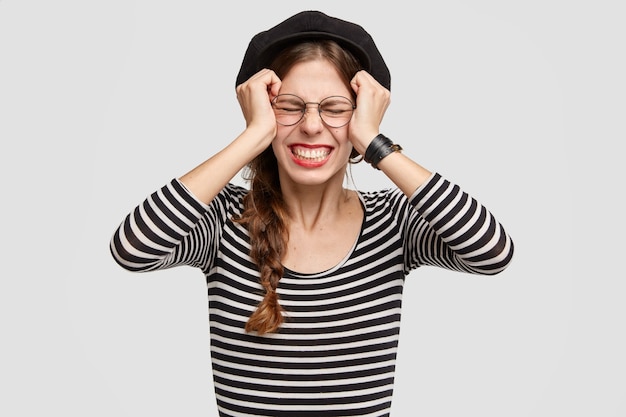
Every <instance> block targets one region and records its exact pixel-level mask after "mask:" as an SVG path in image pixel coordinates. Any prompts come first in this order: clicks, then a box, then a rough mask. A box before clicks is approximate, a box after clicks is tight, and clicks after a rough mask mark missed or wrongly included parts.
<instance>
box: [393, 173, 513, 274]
mask: <svg viewBox="0 0 626 417" xmlns="http://www.w3.org/2000/svg"><path fill="white" fill-rule="evenodd" d="M409 201H410V204H411V206H413V207H414V208H415V210H412V211H413V215H412V216H409V217H410V220H409V221H407V223H406V235H405V247H406V248H407V252H406V256H405V265H406V267H407V270H410V269H413V268H415V267H417V266H421V265H432V266H439V267H443V268H447V269H452V270H457V271H464V272H468V273H472V274H481V275H495V274H497V273H499V272H501V271H503V270H504V269H505V268H506V267H507V266H508V265H509V264H510V263H511V260H512V258H513V252H514V245H513V241H512V239H511V237H510V236H509V235H508V234H507V232H506V231H505V229H504V227H503V226H502V225H501V224H500V223H499V222H498V221H497V220H496V218H495V217H494V215H493V214H492V213H491V212H490V211H489V210H487V208H485V207H484V206H483V205H482V204H481V203H479V202H478V201H476V200H475V199H474V198H472V197H471V196H470V195H468V194H467V193H466V192H464V191H463V190H462V189H461V188H460V187H459V186H458V185H455V184H452V183H451V182H450V181H448V180H446V179H445V178H443V177H442V176H441V175H440V174H438V173H435V174H433V175H432V176H431V178H430V179H429V180H428V181H427V182H426V183H425V184H424V185H423V186H422V187H420V188H419V189H418V190H417V191H416V192H415V193H414V195H413V196H412V197H411V198H410V199H409ZM415 211H417V213H418V214H419V218H417V217H415Z"/></svg>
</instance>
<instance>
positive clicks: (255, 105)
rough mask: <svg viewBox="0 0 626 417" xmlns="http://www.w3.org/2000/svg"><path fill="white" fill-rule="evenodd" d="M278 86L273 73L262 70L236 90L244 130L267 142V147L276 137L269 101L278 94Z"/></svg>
mask: <svg viewBox="0 0 626 417" xmlns="http://www.w3.org/2000/svg"><path fill="white" fill-rule="evenodd" d="M280 84H281V81H280V79H279V78H278V76H277V75H276V73H275V72H274V71H272V70H269V69H262V70H260V71H259V72H257V73H256V74H254V75H253V76H252V77H250V78H249V79H248V80H247V81H246V82H244V83H242V84H239V85H238V86H237V88H236V92H237V101H238V102H239V106H240V107H241V111H242V113H243V117H244V118H245V120H246V130H248V131H252V132H255V134H256V135H259V137H262V138H264V139H265V140H269V141H268V143H267V144H268V145H269V142H271V140H272V139H273V138H274V136H276V117H275V115H274V111H273V110H272V105H271V101H272V99H273V98H274V97H275V96H276V95H277V94H278V91H279V89H280Z"/></svg>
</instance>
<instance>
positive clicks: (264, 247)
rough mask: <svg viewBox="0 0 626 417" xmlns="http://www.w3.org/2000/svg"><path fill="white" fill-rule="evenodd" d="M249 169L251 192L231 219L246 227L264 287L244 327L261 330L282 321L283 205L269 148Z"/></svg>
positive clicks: (270, 328)
mask: <svg viewBox="0 0 626 417" xmlns="http://www.w3.org/2000/svg"><path fill="white" fill-rule="evenodd" d="M248 169H249V171H250V177H251V178H252V182H251V188H250V192H249V193H248V194H247V195H246V196H245V198H244V211H243V213H242V214H241V216H240V217H238V218H236V219H234V221H236V222H238V223H240V224H243V225H245V226H246V227H247V229H248V233H249V234H250V244H251V247H250V257H251V258H252V260H253V261H254V262H255V264H256V265H257V267H258V268H259V272H260V283H261V285H262V286H263V289H264V290H265V296H264V297H263V300H262V301H261V302H260V303H259V305H258V306H257V309H256V310H255V311H254V313H252V315H251V316H250V318H249V319H248V322H247V323H246V331H248V332H251V331H256V332H257V333H259V334H263V333H271V332H275V331H276V330H278V328H279V327H280V325H281V324H282V323H283V321H284V318H283V314H282V313H283V308H282V307H281V306H280V304H279V300H278V294H277V292H276V288H277V287H278V281H279V280H280V278H281V277H282V276H283V273H284V268H283V265H282V263H281V258H282V255H283V253H284V250H285V245H286V242H287V227H286V223H287V222H286V207H285V204H284V202H283V198H282V194H281V192H280V181H279V179H278V170H277V165H276V158H275V156H274V153H273V152H272V149H271V148H268V149H267V150H265V151H264V152H263V153H262V154H261V155H259V156H258V157H257V158H255V159H254V160H253V161H252V162H251V163H250V165H249V167H248Z"/></svg>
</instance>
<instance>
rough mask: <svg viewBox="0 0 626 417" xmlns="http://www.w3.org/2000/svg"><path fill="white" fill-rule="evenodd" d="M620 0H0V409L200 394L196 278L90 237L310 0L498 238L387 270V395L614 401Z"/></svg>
mask: <svg viewBox="0 0 626 417" xmlns="http://www.w3.org/2000/svg"><path fill="white" fill-rule="evenodd" d="M619 3H620V2H619V1H614V2H610V1H602V0H600V1H596V2H593V3H592V2H583V1H565V0H561V1H559V0H544V1H539V0H530V1H509V2H501V1H488V0H478V1H472V2H465V1H460V0H456V1H455V0H445V1H438V2H427V1H417V2H397V3H395V2H384V3H380V2H378V3H374V2H372V3H371V5H368V3H367V2H361V1H344V2H337V1H323V0H318V1H315V2H295V1H289V2H286V1H272V2H249V4H246V3H244V2H227V3H225V4H219V5H217V4H216V3H215V2H209V1H198V0H179V1H169V2H168V1H163V0H156V1H155V0H152V1H148V0H134V1H132V0H107V1H103V0H91V1H81V0H73V1H72V0H57V1H43V0H31V1H29V0H23V1H17V0H4V1H0V140H1V143H2V148H1V149H2V150H1V152H0V170H1V172H0V173H1V174H2V175H1V177H0V178H1V181H2V196H3V197H2V205H1V210H2V216H0V218H1V220H0V222H1V224H0V230H1V236H2V248H1V252H0V253H1V254H2V261H3V264H4V270H3V272H1V273H0V274H1V275H0V276H1V281H0V285H1V287H0V313H1V314H0V325H1V327H0V332H1V335H2V341H1V343H0V392H1V393H2V394H1V397H2V398H1V400H0V414H2V415H6V416H11V417H17V416H42V415H46V416H47V415H63V416H66V417H73V416H77V417H78V416H81V417H82V416H90V417H100V416H103V417H104V416H106V417H109V416H116V417H124V416H129V417H136V416H148V415H150V416H155V417H156V416H168V417H169V416H185V417H193V416H216V415H217V411H216V407H215V402H214V396H213V393H212V389H213V388H212V381H211V377H210V362H209V352H208V344H209V339H208V335H207V306H206V292H205V284H204V281H203V280H204V277H203V276H202V274H201V273H200V272H199V271H196V270H192V269H178V270H172V271H162V272H158V273H153V274H148V275H137V274H135V275H133V274H131V273H128V272H126V271H123V270H122V269H121V268H119V267H117V266H116V265H115V264H114V262H113V260H112V258H111V257H110V255H109V252H108V242H109V238H110V236H111V234H112V233H113V231H114V229H115V228H116V227H117V225H118V223H119V222H120V221H121V220H122V218H123V216H124V215H125V214H126V213H127V212H128V211H129V210H130V209H131V208H133V207H134V206H135V205H136V204H137V203H139V201H140V200H142V199H143V198H144V197H145V196H147V195H148V194H149V193H150V192H152V191H153V190H155V189H156V188H158V187H160V186H161V185H162V184H164V183H165V182H167V181H168V180H170V179H171V178H173V177H175V176H178V175H180V174H182V173H184V172H186V171H187V170H188V169H190V168H192V167H193V166H195V165H196V164H197V163H199V162H201V161H202V160H203V159H204V158H206V157H208V156H209V155H210V154H212V153H213V152H215V151H217V150H218V149H220V148H221V147H222V146H224V145H225V144H227V143H228V142H229V141H230V140H231V139H232V138H234V137H235V135H236V134H238V133H239V132H240V131H241V130H242V128H243V118H242V117H241V115H240V113H239V108H238V105H237V102H236V100H235V93H234V80H235V75H236V73H237V70H238V68H239V65H240V63H241V59H242V57H243V52H244V50H245V48H246V46H247V43H248V41H249V39H250V38H251V36H252V35H254V34H255V33H257V32H258V31H261V30H264V29H266V28H268V27H270V26H272V25H274V24H275V23H278V22H279V21H280V20H282V19H283V18H286V17H288V16H290V15H291V14H293V13H295V12H297V11H299V10H300V9H305V8H312V9H319V10H322V11H325V12H327V13H329V14H331V15H336V16H338V17H342V18H345V19H347V20H352V21H356V22H358V23H360V24H362V25H363V26H364V27H365V28H366V29H367V30H368V31H369V32H370V33H371V34H372V35H373V36H374V39H375V40H376V42H377V44H378V46H379V48H380V49H381V51H382V52H383V55H384V56H385V57H386V59H387V62H388V64H389V66H390V68H391V71H392V101H393V102H392V105H391V107H390V108H389V111H388V114H387V118H386V120H385V123H384V126H383V131H384V132H385V133H386V134H387V135H388V136H390V137H392V138H394V139H395V140H396V141H397V142H399V143H401V144H402V145H403V146H404V148H405V152H406V153H407V154H408V155H411V156H412V157H413V158H414V159H416V160H417V161H419V162H421V163H422V164H423V165H425V166H426V167H428V168H430V169H433V170H436V171H439V172H440V173H442V174H443V175H445V176H446V177H448V178H449V179H451V180H452V181H454V182H457V183H458V184H460V185H461V186H462V187H464V188H465V189H466V190H467V191H469V192H470V193H471V194H473V195H474V196H475V197H477V198H478V199H479V200H480V201H481V202H483V203H484V204H485V205H487V206H488V207H489V208H490V209H491V210H492V212H493V213H494V214H495V215H496V216H497V217H498V218H499V220H501V221H502V223H504V225H505V226H506V228H507V230H508V231H509V232H510V233H511V235H512V236H513V238H514V240H515V243H516V247H517V252H516V259H515V261H514V263H513V265H512V266H511V267H510V269H509V270H507V271H506V272H505V273H503V274H502V275H501V276H499V277H497V278H487V279H486V278H477V277H468V276H466V275H459V274H454V273H450V272H446V271H441V270H436V269H424V270H421V271H419V272H416V273H414V274H413V275H411V276H409V278H408V282H407V285H406V290H405V302H404V306H405V310H404V316H403V330H402V338H401V343H400V353H399V361H398V371H397V380H396V392H395V398H394V413H393V415H395V416H396V417H398V416H428V417H438V416H442V417H443V416H445V417H448V416H481V417H491V416H493V417H502V416H507V417H528V416H533V417H554V416H572V417H583V416H585V417H586V416H594V417H595V416H602V417H612V416H615V417H623V416H624V415H626V399H625V398H626V377H625V376H624V375H626V359H625V357H624V354H623V352H625V351H626V341H625V340H624V338H623V331H624V317H626V316H625V314H626V307H625V306H624V302H623V299H624V295H625V294H624V293H625V290H626V285H625V284H624V282H623V272H619V271H621V270H622V269H623V267H622V266H621V265H620V268H619V269H618V266H617V262H616V261H619V260H621V259H620V256H621V255H622V252H623V250H621V249H623V242H622V233H621V232H623V225H624V222H623V220H622V219H621V218H619V217H618V216H621V215H622V213H623V209H624V203H623V202H622V199H621V198H619V194H621V192H622V189H623V188H622V186H621V184H619V183H618V182H617V181H616V180H622V179H623V178H624V176H623V173H621V174H620V173H619V172H618V171H619V170H620V168H619V167H620V160H621V159H622V158H621V155H622V153H621V152H618V150H617V148H616V145H618V144H620V143H623V142H624V139H626V135H625V134H624V133H625V132H624V114H625V110H626V104H625V103H626V101H625V100H624V97H625V96H626V94H625V93H626V88H625V82H624V77H623V74H625V73H626V65H625V64H624V49H623V48H624V44H623V40H624V39H625V38H626V33H625V30H624V25H623V19H622V17H623V13H622V14H620V13H619V12H620V11H619V10H618V4H619ZM354 175H355V178H356V182H357V186H359V187H360V188H363V189H371V188H376V187H380V186H384V185H386V184H387V182H386V180H385V179H384V178H383V177H382V174H381V173H380V172H375V171H373V170H371V169H370V168H369V167H367V166H365V165H363V166H358V167H357V168H356V169H355V172H354ZM236 180H237V181H240V179H239V178H237V179H236Z"/></svg>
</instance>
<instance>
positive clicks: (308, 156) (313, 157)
mask: <svg viewBox="0 0 626 417" xmlns="http://www.w3.org/2000/svg"><path fill="white" fill-rule="evenodd" d="M331 151H332V149H331V148H328V147H325V146H324V147H316V148H307V147H304V146H292V147H291V153H292V154H293V156H295V157H296V159H299V160H301V161H307V162H321V161H323V160H324V159H326V158H327V157H328V155H330V153H331Z"/></svg>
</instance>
